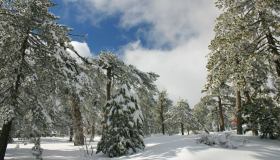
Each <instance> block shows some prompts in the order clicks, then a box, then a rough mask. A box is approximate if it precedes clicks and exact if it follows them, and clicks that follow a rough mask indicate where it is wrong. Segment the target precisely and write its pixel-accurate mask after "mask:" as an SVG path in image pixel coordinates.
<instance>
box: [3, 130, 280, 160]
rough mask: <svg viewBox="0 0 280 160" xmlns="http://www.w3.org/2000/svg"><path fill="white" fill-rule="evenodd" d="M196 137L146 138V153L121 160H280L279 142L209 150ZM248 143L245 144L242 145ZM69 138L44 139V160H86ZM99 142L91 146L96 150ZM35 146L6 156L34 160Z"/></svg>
mask: <svg viewBox="0 0 280 160" xmlns="http://www.w3.org/2000/svg"><path fill="white" fill-rule="evenodd" d="M195 138H196V136H195V135H190V136H181V135H174V136H161V135H154V136H152V137H148V138H145V144H146V148H145V150H144V151H142V152H139V153H136V154H133V155H129V156H124V157H119V158H115V159H119V160H126V159H131V160H163V159H170V160H280V141H279V140H268V139H264V140H261V139H260V138H258V137H251V136H234V137H233V139H234V143H235V144H237V145H239V147H238V149H224V148H220V147H210V146H207V145H204V144H197V143H196V142H195ZM245 139H246V143H245V144H243V142H244V140H245ZM67 140H68V138H59V137H51V138H50V137H49V138H43V139H42V144H41V145H42V148H43V149H44V152H43V158H44V160H83V158H82V155H83V151H82V150H81V147H75V146H73V143H69V142H68V141H67ZM96 144H97V142H94V143H93V144H92V145H93V147H94V149H95V148H96ZM32 146H33V144H27V145H24V144H20V148H18V149H16V143H15V144H9V145H8V150H7V154H6V159H7V160H32V159H33V157H32V155H31V147H32ZM97 159H102V160H104V159H114V158H107V157H105V156H104V155H102V154H98V155H95V157H94V160H97Z"/></svg>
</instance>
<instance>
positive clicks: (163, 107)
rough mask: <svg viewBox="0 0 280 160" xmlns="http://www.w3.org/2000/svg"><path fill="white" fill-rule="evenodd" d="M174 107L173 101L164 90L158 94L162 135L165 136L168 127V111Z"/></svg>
mask: <svg viewBox="0 0 280 160" xmlns="http://www.w3.org/2000/svg"><path fill="white" fill-rule="evenodd" d="M171 106H172V101H171V100H170V99H169V97H168V95H167V91H166V90H163V91H161V92H159V94H158V99H157V106H156V107H157V109H156V112H157V121H158V124H159V128H160V130H161V133H162V134H163V135H164V134H165V131H166V126H165V123H164V121H165V119H166V117H165V115H166V113H167V111H168V109H169V108H170V107H171Z"/></svg>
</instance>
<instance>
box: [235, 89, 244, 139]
mask: <svg viewBox="0 0 280 160" xmlns="http://www.w3.org/2000/svg"><path fill="white" fill-rule="evenodd" d="M236 126H237V134H242V133H243V132H242V116H241V94H240V90H239V89H236Z"/></svg>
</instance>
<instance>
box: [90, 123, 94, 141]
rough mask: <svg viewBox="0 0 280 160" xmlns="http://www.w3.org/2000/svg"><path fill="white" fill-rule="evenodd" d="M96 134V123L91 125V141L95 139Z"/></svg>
mask: <svg viewBox="0 0 280 160" xmlns="http://www.w3.org/2000/svg"><path fill="white" fill-rule="evenodd" d="M94 136H95V123H93V124H92V126H91V136H90V140H89V141H90V142H93V141H94Z"/></svg>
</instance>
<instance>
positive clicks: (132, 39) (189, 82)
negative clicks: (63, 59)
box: [52, 0, 218, 105]
mask: <svg viewBox="0 0 280 160" xmlns="http://www.w3.org/2000/svg"><path fill="white" fill-rule="evenodd" d="M55 3H57V4H58V5H57V6H56V7H55V8H54V9H53V10H52V12H54V13H55V14H56V15H57V16H59V17H60V18H61V19H60V22H61V23H63V24H65V25H67V26H70V27H71V28H72V29H73V31H72V33H73V34H77V35H85V37H80V36H73V41H74V42H73V45H74V46H75V47H76V48H77V50H78V51H79V52H80V53H81V54H82V55H84V56H90V55H91V54H92V55H96V54H98V52H99V51H101V50H111V51H114V52H115V53H117V54H119V55H120V56H121V57H122V58H123V60H124V61H125V62H126V63H129V64H133V65H135V66H137V67H138V68H139V69H141V70H143V71H153V72H155V73H157V74H159V75H160V78H159V79H158V81H157V84H158V86H159V88H160V89H166V90H167V91H168V93H169V96H170V97H171V98H172V99H173V100H177V99H178V98H186V99H187V100H188V101H189V102H190V104H191V105H194V104H196V103H197V102H198V101H199V99H200V97H201V90H202V88H203V85H204V83H205V81H206V68H205V66H206V61H207V58H206V55H207V54H208V52H209V51H208V45H209V42H210V40H211V39H212V38H213V36H214V33H213V26H214V22H215V18H216V17H217V15H218V10H217V9H216V8H215V5H214V1H212V0H55Z"/></svg>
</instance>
